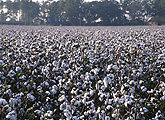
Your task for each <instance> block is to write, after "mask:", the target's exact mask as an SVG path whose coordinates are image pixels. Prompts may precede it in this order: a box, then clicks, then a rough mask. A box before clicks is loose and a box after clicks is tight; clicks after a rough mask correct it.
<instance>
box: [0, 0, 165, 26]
mask: <svg viewBox="0 0 165 120" xmlns="http://www.w3.org/2000/svg"><path fill="white" fill-rule="evenodd" d="M0 23H18V24H19V23H23V24H25V25H30V24H33V25H34V24H46V25H75V26H79V25H80V26H81V25H89V26H90V25H148V24H158V25H161V24H165V0H120V2H117V1H116V0H102V1H93V2H84V1H83V0H58V1H53V0H47V1H43V2H41V3H39V2H33V1H32V0H14V1H11V0H6V1H4V2H3V1H2V0H1V1H0Z"/></svg>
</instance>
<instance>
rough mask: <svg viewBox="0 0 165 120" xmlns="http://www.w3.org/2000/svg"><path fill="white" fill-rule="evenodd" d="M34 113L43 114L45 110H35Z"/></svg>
mask: <svg viewBox="0 0 165 120" xmlns="http://www.w3.org/2000/svg"><path fill="white" fill-rule="evenodd" d="M34 113H36V114H37V115H41V114H43V112H42V111H41V110H35V111H34Z"/></svg>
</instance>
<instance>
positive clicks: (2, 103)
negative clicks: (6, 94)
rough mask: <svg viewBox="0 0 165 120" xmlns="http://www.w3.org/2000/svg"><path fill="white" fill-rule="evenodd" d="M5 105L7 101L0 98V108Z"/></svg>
mask: <svg viewBox="0 0 165 120" xmlns="http://www.w3.org/2000/svg"><path fill="white" fill-rule="evenodd" d="M6 104H8V103H7V101H6V100H5V99H3V98H0V106H4V105H6Z"/></svg>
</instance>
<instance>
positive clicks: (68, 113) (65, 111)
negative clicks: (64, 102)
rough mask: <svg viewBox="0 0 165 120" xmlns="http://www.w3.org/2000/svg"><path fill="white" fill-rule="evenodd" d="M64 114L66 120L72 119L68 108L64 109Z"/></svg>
mask: <svg viewBox="0 0 165 120" xmlns="http://www.w3.org/2000/svg"><path fill="white" fill-rule="evenodd" d="M64 115H65V117H66V118H67V119H68V120H71V119H72V115H71V113H70V112H69V110H64Z"/></svg>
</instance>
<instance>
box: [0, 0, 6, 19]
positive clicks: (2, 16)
mask: <svg viewBox="0 0 165 120" xmlns="http://www.w3.org/2000/svg"><path fill="white" fill-rule="evenodd" d="M4 6H5V2H3V1H2V0H1V1H0V21H6V19H7V13H5V12H4Z"/></svg>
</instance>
